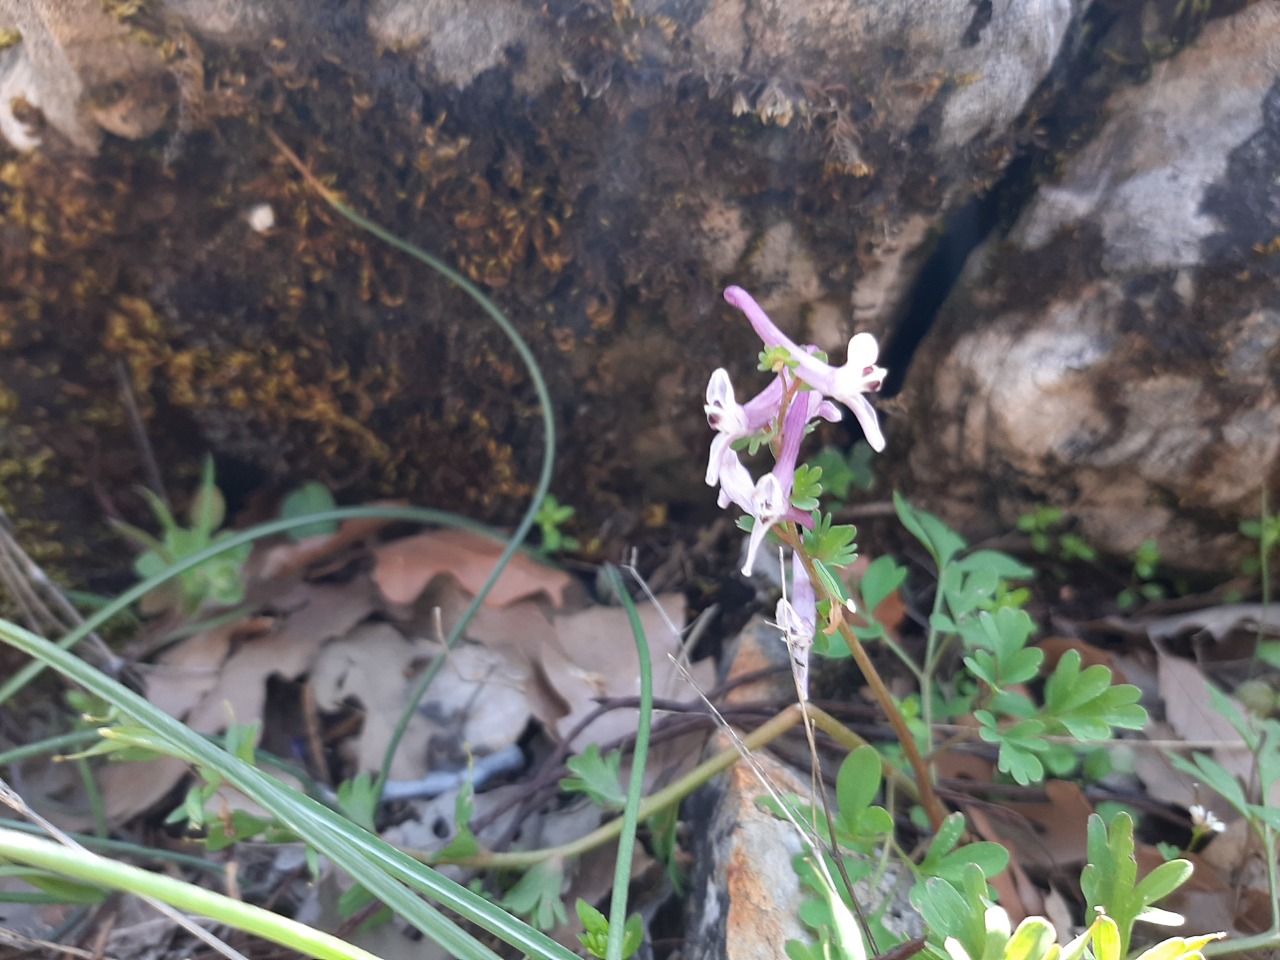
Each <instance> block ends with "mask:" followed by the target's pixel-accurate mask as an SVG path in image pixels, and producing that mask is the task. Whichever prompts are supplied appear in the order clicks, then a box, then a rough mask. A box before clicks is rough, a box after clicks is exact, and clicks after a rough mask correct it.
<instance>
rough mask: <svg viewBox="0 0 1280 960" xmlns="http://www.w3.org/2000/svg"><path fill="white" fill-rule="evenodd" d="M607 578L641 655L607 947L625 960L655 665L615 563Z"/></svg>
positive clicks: (614, 958)
mask: <svg viewBox="0 0 1280 960" xmlns="http://www.w3.org/2000/svg"><path fill="white" fill-rule="evenodd" d="M604 574H605V579H607V580H608V581H609V586H610V587H612V588H613V592H614V593H616V594H617V595H618V599H619V600H620V601H622V606H623V609H625V610H626V611H627V619H628V620H630V621H631V636H632V638H633V639H634V640H635V644H636V655H637V656H638V657H639V659H640V718H639V726H638V727H637V729H636V746H635V751H634V752H633V754H632V758H631V782H630V783H629V784H628V785H627V803H626V806H625V807H624V808H623V811H622V825H621V827H620V833H619V835H618V859H617V863H616V865H615V867H614V874H613V893H612V896H611V897H610V899H609V939H608V942H607V944H606V947H605V957H606V958H607V960H622V941H623V937H624V934H625V933H626V924H627V892H628V888H629V887H630V886H631V856H632V854H633V853H634V852H635V846H636V826H637V824H639V822H640V818H639V813H640V796H641V794H642V793H644V766H645V760H646V759H648V754H649V727H650V724H651V722H652V720H653V668H652V665H651V664H650V662H649V643H648V641H647V640H646V639H645V635H644V625H643V624H642V623H641V622H640V613H639V611H638V610H636V605H635V601H633V600H632V599H631V594H629V593H627V589H626V587H625V586H624V585H623V583H622V578H621V577H620V576H619V575H618V569H617V568H616V567H613V566H607V567H605V568H604Z"/></svg>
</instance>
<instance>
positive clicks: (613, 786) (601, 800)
mask: <svg viewBox="0 0 1280 960" xmlns="http://www.w3.org/2000/svg"><path fill="white" fill-rule="evenodd" d="M565 766H567V767H568V768H569V771H570V772H571V773H573V774H575V776H572V777H565V778H564V779H563V780H561V781H560V789H561V790H564V791H565V792H566V793H585V794H586V795H587V796H588V797H590V798H591V800H592V802H593V803H595V804H596V806H598V807H600V808H601V809H604V810H621V809H622V808H623V807H624V806H626V803H627V793H626V791H625V790H623V789H622V751H620V750H611V751H610V752H609V753H608V754H606V755H604V756H601V754H600V747H599V746H597V745H596V744H594V743H593V744H590V745H589V746H588V747H587V748H586V749H585V750H583V751H582V753H580V754H578V755H577V756H576V757H570V758H569V760H568V761H567V762H566V763H565Z"/></svg>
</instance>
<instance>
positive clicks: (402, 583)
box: [373, 530, 572, 607]
mask: <svg viewBox="0 0 1280 960" xmlns="http://www.w3.org/2000/svg"><path fill="white" fill-rule="evenodd" d="M504 546H505V544H503V543H502V542H501V541H499V540H494V539H491V538H489V537H484V536H481V535H479V534H476V533H471V532H470V531H467V530H431V531H429V532H427V533H421V534H418V535H417V536H413V537H405V538H404V539H402V540H395V541H392V542H391V543H386V544H383V545H382V546H380V547H377V548H376V549H375V550H374V557H375V559H376V565H375V567H374V571H373V579H374V581H375V582H376V583H377V585H378V589H379V590H381V591H382V595H383V597H385V598H386V600H387V602H388V603H393V604H410V603H413V602H414V601H415V600H417V599H418V596H419V594H421V593H422V591H423V590H424V589H425V588H426V586H427V584H429V583H430V582H431V581H432V580H433V579H435V578H436V577H437V576H440V575H441V574H451V575H452V576H454V577H456V578H457V580H458V582H459V583H460V584H461V585H462V587H463V588H464V589H465V590H467V591H468V592H469V593H471V594H472V595H473V596H474V595H475V594H476V593H478V592H479V591H480V588H481V587H482V586H484V582H485V581H486V580H487V579H488V578H489V575H490V574H491V573H492V572H493V568H494V565H495V563H496V562H497V560H498V557H499V555H500V554H501V553H502V550H503V547H504ZM571 583H572V579H571V578H570V576H569V575H568V574H567V573H565V572H564V571H563V570H556V569H555V568H553V567H549V566H547V565H546V564H542V563H538V562H537V561H536V560H534V559H532V558H531V557H528V556H526V555H525V554H522V553H517V554H516V555H515V556H513V557H512V558H511V562H510V563H509V564H507V566H506V569H504V570H503V571H502V576H500V577H499V578H498V582H497V583H496V584H494V587H493V589H492V590H491V591H490V592H489V595H488V596H487V597H486V598H485V602H486V603H487V604H488V605H489V606H492V607H505V606H508V605H509V604H512V603H514V602H515V601H517V600H522V599H525V598H526V597H535V596H538V595H540V594H545V595H546V596H547V597H549V598H550V599H551V601H552V602H553V603H555V604H556V606H561V605H563V603H564V593H565V590H567V589H568V588H569V586H570V584H571Z"/></svg>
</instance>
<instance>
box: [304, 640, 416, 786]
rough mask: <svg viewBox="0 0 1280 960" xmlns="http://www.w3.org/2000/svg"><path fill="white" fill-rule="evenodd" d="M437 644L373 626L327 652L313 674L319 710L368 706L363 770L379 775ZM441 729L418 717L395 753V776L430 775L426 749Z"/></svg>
mask: <svg viewBox="0 0 1280 960" xmlns="http://www.w3.org/2000/svg"><path fill="white" fill-rule="evenodd" d="M437 649H438V648H437V647H436V646H435V645H434V644H430V643H427V642H425V641H421V640H410V639H408V638H406V637H405V636H404V635H403V634H402V633H400V631H399V630H397V629H396V628H395V627H393V626H391V625H390V624H387V623H369V624H365V625H364V626H361V627H358V628H357V629H355V630H352V631H351V632H350V633H348V634H347V635H346V636H344V637H343V638H342V639H340V640H335V641H334V642H333V643H330V644H329V645H327V646H326V647H325V649H324V650H323V652H322V653H321V654H320V656H319V657H318V658H317V659H316V662H315V665H314V667H313V668H312V671H311V688H312V692H313V693H314V695H315V700H316V705H317V706H318V707H320V709H322V710H335V709H337V708H338V707H339V706H340V705H342V704H344V703H347V702H348V701H349V700H356V701H358V702H359V703H360V705H361V706H362V707H364V723H363V724H362V725H361V729H360V737H359V741H358V743H357V747H356V766H357V769H358V770H359V771H376V770H377V769H379V767H380V766H381V764H382V758H383V755H384V754H385V753H386V750H387V746H388V745H389V744H390V742H391V734H392V731H394V730H395V726H396V724H397V723H398V722H399V720H400V714H401V712H402V711H403V710H404V706H405V702H406V698H407V696H408V692H409V688H410V685H411V683H412V676H413V673H414V670H415V668H417V667H418V666H420V665H421V664H422V663H423V662H425V661H428V660H430V659H431V658H432V657H433V656H434V655H435V653H436V652H437ZM435 730H436V725H435V724H433V723H432V722H431V721H430V720H428V719H427V718H426V717H425V716H423V715H422V713H420V712H416V711H415V712H414V713H413V715H412V718H411V720H410V724H409V728H408V730H407V731H406V733H405V737H404V740H403V741H402V743H401V749H399V750H397V751H396V756H395V760H394V761H393V763H392V767H391V775H392V776H393V777H394V778H396V779H398V780H399V779H404V780H410V779H415V778H417V777H421V776H423V775H424V774H425V773H426V772H427V748H428V745H429V743H430V739H431V736H432V734H433V733H434V732H435Z"/></svg>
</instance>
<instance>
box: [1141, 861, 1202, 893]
mask: <svg viewBox="0 0 1280 960" xmlns="http://www.w3.org/2000/svg"><path fill="white" fill-rule="evenodd" d="M1194 869H1195V868H1194V867H1192V866H1191V861H1189V860H1170V861H1169V862H1168V863H1162V864H1160V866H1158V867H1156V868H1155V869H1154V870H1152V871H1151V872H1150V873H1148V874H1147V875H1146V876H1145V877H1143V878H1142V882H1141V883H1139V884H1138V888H1137V891H1136V892H1137V894H1138V896H1139V897H1141V898H1142V899H1143V900H1145V901H1146V902H1147V903H1155V902H1156V901H1157V900H1163V899H1164V898H1165V897H1167V896H1169V894H1171V893H1173V892H1174V891H1175V890H1177V889H1178V888H1179V887H1180V886H1182V885H1183V884H1184V883H1186V882H1187V881H1188V880H1190V879H1191V874H1192V872H1193V871H1194Z"/></svg>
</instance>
